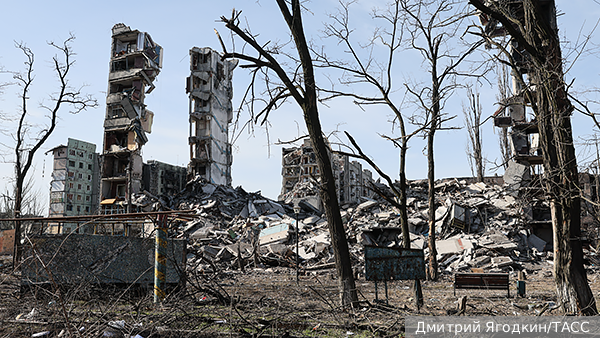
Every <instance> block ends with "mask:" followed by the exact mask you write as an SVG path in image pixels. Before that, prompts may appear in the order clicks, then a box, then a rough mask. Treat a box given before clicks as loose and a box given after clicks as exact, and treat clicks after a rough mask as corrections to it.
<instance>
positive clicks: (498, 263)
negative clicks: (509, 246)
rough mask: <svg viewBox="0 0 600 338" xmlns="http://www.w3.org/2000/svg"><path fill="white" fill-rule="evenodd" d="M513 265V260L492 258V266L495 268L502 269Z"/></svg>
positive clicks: (503, 257) (506, 257)
mask: <svg viewBox="0 0 600 338" xmlns="http://www.w3.org/2000/svg"><path fill="white" fill-rule="evenodd" d="M512 264H513V260H512V259H511V258H510V257H508V256H499V257H492V266H493V267H495V268H503V267H506V266H509V265H512Z"/></svg>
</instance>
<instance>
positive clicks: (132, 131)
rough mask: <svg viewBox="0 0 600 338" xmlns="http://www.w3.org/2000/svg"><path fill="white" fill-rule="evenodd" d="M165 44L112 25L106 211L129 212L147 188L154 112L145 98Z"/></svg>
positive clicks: (104, 164)
mask: <svg viewBox="0 0 600 338" xmlns="http://www.w3.org/2000/svg"><path fill="white" fill-rule="evenodd" d="M162 56H163V50H162V47H161V46H159V45H157V44H156V43H155V42H154V41H153V40H152V38H151V37H150V35H149V34H148V33H145V32H141V31H138V30H132V29H131V28H129V27H128V26H125V25H124V24H122V23H119V24H116V25H114V26H113V28H112V47H111V57H110V68H109V77H108V94H107V96H106V117H105V120H104V141H103V146H102V153H101V162H102V166H101V170H100V172H101V189H100V201H101V202H100V206H101V212H105V213H114V212H130V211H131V196H132V194H133V193H136V192H139V191H140V189H141V188H142V171H143V164H142V152H141V149H142V146H143V145H144V144H145V143H146V142H147V141H148V138H147V136H146V133H150V132H151V126H152V118H153V116H154V113H152V112H151V111H150V110H148V109H147V108H146V105H145V104H144V98H145V96H146V94H149V93H150V92H152V90H153V89H154V84H153V82H154V80H155V79H156V76H157V75H158V74H159V72H160V69H161V67H162Z"/></svg>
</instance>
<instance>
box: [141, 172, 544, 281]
mask: <svg viewBox="0 0 600 338" xmlns="http://www.w3.org/2000/svg"><path fill="white" fill-rule="evenodd" d="M314 188H315V186H314V183H309V184H299V185H298V188H297V190H294V191H292V192H290V193H288V194H287V195H288V196H283V197H284V200H282V201H281V202H276V201H273V200H270V199H268V198H265V197H263V196H262V195H261V194H260V192H257V193H248V192H246V191H244V190H243V189H242V188H241V187H238V188H235V189H234V188H230V187H225V186H220V185H215V184H211V183H208V182H206V181H204V180H202V179H201V178H199V177H197V178H196V179H195V180H193V181H190V182H189V183H188V184H187V186H186V188H185V189H184V190H183V191H182V192H181V193H180V194H178V195H177V196H174V197H171V198H167V197H159V198H157V197H154V196H150V195H149V194H146V193H145V194H142V195H143V196H142V195H140V196H137V197H136V201H139V202H140V203H139V205H140V206H144V207H145V208H146V210H151V209H152V210H158V209H161V208H162V209H165V208H169V209H179V210H194V211H195V215H194V217H193V220H190V221H187V222H183V221H182V222H181V224H180V225H179V227H178V228H177V229H175V230H174V231H175V232H174V233H172V235H173V236H177V237H184V238H187V239H188V243H189V244H188V252H189V255H188V265H189V266H190V268H193V269H198V270H204V271H205V270H212V269H214V268H215V267H217V266H218V267H219V268H223V269H238V268H242V269H243V267H244V266H245V265H247V264H251V265H252V264H254V266H256V267H264V266H273V265H279V266H290V267H293V266H295V262H296V240H297V239H298V241H299V242H298V250H297V251H298V252H297V254H298V256H299V258H300V261H301V262H300V264H301V267H302V269H305V270H316V269H319V268H328V267H333V263H334V256H333V253H332V250H331V241H330V238H329V231H328V226H327V220H326V219H324V216H323V214H322V213H321V212H320V211H319V210H318V208H315V207H314V206H313V205H312V204H310V203H302V201H305V199H304V198H307V197H310V195H309V194H308V193H307V192H308V191H314ZM436 200H437V205H438V206H437V209H436V219H435V227H436V233H437V252H438V262H439V266H440V269H441V270H442V271H447V272H457V271H477V270H473V269H482V270H481V271H485V272H507V271H515V270H519V271H520V270H523V269H525V270H527V271H528V272H533V271H535V270H539V269H541V268H542V267H543V265H544V264H546V265H548V264H550V263H549V262H547V260H550V259H551V258H552V257H551V252H552V250H551V249H552V247H551V243H548V242H549V241H550V239H551V232H550V233H549V232H548V229H545V228H544V227H543V226H547V225H549V219H545V220H543V219H542V220H540V219H537V220H532V219H531V217H530V215H529V213H528V212H527V208H524V207H523V206H522V205H521V204H520V202H519V199H518V198H516V197H514V196H513V193H512V191H511V190H510V189H508V187H507V186H506V185H504V186H503V185H497V184H485V183H469V182H467V181H466V180H456V179H452V180H443V181H438V183H437V185H436ZM541 203H542V204H543V202H541ZM294 205H298V206H299V207H300V212H299V213H298V214H296V213H294ZM407 208H408V217H409V218H408V221H409V230H410V232H411V247H413V248H418V249H424V250H425V254H426V255H427V253H428V252H427V251H428V249H427V244H426V243H427V234H428V227H429V226H428V217H427V211H428V205H427V182H426V181H412V182H409V184H408V191H407ZM341 213H342V219H343V221H344V223H345V225H346V235H347V238H348V242H349V246H350V252H351V255H352V260H353V262H354V264H355V268H357V269H362V267H363V266H364V255H363V246H364V245H365V244H368V245H378V246H386V247H398V246H400V245H401V242H402V231H401V228H400V219H399V213H398V210H397V209H396V208H395V207H392V206H391V205H389V204H388V203H387V202H385V201H384V200H377V199H364V202H362V203H360V204H353V205H344V206H342V210H341ZM544 215H545V214H544ZM296 219H298V222H297V221H296ZM540 226H542V227H541V228H540V229H541V230H540V229H537V227H540ZM550 231H551V230H550ZM536 233H537V234H536ZM548 234H550V239H548ZM543 238H545V239H546V240H544V239H543Z"/></svg>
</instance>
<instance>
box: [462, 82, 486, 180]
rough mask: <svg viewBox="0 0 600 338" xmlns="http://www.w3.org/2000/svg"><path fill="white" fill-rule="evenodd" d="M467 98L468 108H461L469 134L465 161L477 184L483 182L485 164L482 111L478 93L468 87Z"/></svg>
mask: <svg viewBox="0 0 600 338" xmlns="http://www.w3.org/2000/svg"><path fill="white" fill-rule="evenodd" d="M467 96H468V97H469V106H468V107H464V106H463V114H464V115H465V124H466V127H467V132H468V134H469V141H468V142H467V159H468V160H469V165H470V167H471V173H472V174H473V177H476V178H477V182H483V178H484V174H485V162H484V158H483V140H482V137H481V126H482V125H483V123H482V122H481V115H482V113H483V109H482V108H481V103H480V102H479V92H478V91H477V90H475V92H473V90H472V89H471V88H470V87H469V88H467Z"/></svg>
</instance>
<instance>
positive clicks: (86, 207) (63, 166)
mask: <svg viewBox="0 0 600 338" xmlns="http://www.w3.org/2000/svg"><path fill="white" fill-rule="evenodd" d="M47 153H52V155H53V156H54V158H53V160H52V179H51V181H50V208H49V212H48V215H49V217H61V216H76V215H90V214H93V213H96V211H97V209H98V190H99V186H100V181H99V178H100V175H99V171H100V170H99V168H100V165H99V162H98V153H96V145H95V144H93V143H89V142H85V141H80V140H76V139H72V138H69V139H68V141H67V145H59V146H57V147H54V148H52V149H50V150H49V151H48V152H47ZM75 228H76V226H75V224H64V226H63V227H62V228H60V227H57V228H56V229H49V232H51V233H60V232H67V233H68V232H71V230H73V229H75Z"/></svg>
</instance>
